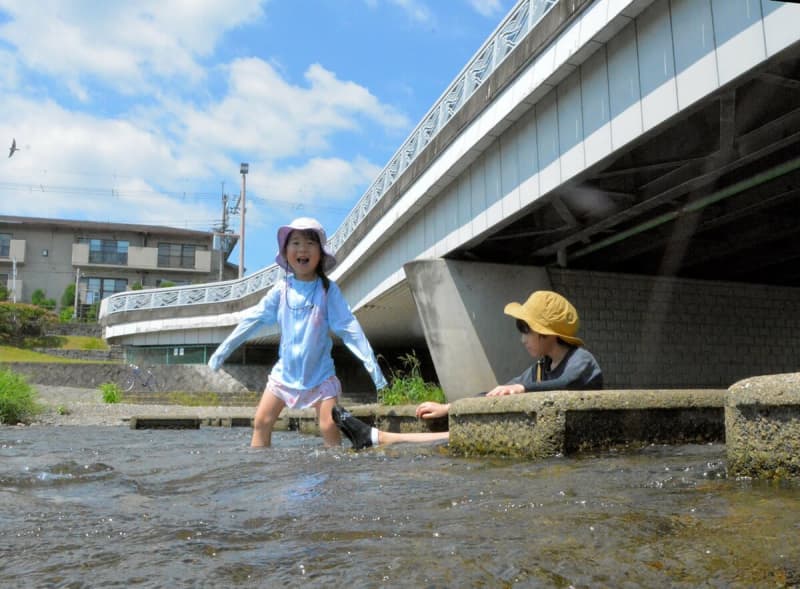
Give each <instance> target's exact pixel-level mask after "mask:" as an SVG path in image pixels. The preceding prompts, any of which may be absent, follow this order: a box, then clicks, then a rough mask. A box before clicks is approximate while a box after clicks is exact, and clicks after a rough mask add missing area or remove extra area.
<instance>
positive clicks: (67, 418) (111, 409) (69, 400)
mask: <svg viewBox="0 0 800 589" xmlns="http://www.w3.org/2000/svg"><path fill="white" fill-rule="evenodd" d="M34 388H35V389H36V392H37V400H38V402H39V403H41V404H42V406H43V407H44V411H42V413H40V414H39V415H38V416H37V417H36V419H35V420H34V421H33V423H32V424H31V425H48V426H68V425H84V426H85V425H103V426H114V425H125V426H127V425H128V423H129V421H130V418H131V417H133V416H137V415H151V416H165V417H166V416H170V417H199V418H201V419H206V418H212V417H231V416H242V417H248V418H250V417H252V416H253V412H254V411H255V407H189V406H183V405H146V404H140V403H135V404H134V403H105V402H104V401H103V396H102V393H101V392H100V390H99V389H96V388H95V389H90V388H79V387H66V386H51V385H34Z"/></svg>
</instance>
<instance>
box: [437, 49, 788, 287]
mask: <svg viewBox="0 0 800 589" xmlns="http://www.w3.org/2000/svg"><path fill="white" fill-rule="evenodd" d="M799 162H800V44H795V45H794V46H793V47H790V48H789V49H788V50H786V51H784V52H782V53H781V54H780V55H779V56H778V58H776V59H773V60H772V61H768V62H766V63H764V64H763V65H762V66H760V67H759V68H758V69H757V70H755V71H752V72H750V73H748V74H747V75H746V76H743V77H741V78H739V79H737V80H734V81H733V82H732V83H731V84H729V85H728V86H726V87H725V88H723V89H722V90H721V91H719V92H718V93H716V94H715V95H713V96H711V97H709V98H708V99H706V100H703V101H702V102H701V103H700V104H699V105H697V106H695V107H694V108H692V109H690V110H688V111H686V112H682V113H681V114H680V115H679V116H678V117H676V118H675V119H674V120H672V119H671V120H669V121H667V122H666V123H664V124H663V125H661V126H659V127H657V128H655V129H653V130H652V131H651V132H649V133H648V134H647V135H644V136H642V137H641V138H640V139H638V140H637V141H636V143H635V144H634V145H633V146H632V147H631V149H630V150H627V151H626V152H625V153H623V154H621V155H620V154H616V155H614V156H613V157H611V158H608V159H607V160H605V161H601V162H600V163H598V164H597V165H595V166H593V167H592V168H590V169H588V170H586V171H585V172H584V173H582V174H581V175H580V176H579V177H577V178H576V179H575V180H574V181H572V182H569V183H568V184H565V185H563V186H560V187H559V188H557V189H556V190H554V191H553V192H552V193H551V194H549V195H547V196H545V197H544V198H541V199H539V200H538V201H537V202H536V203H535V204H533V205H532V208H530V209H528V210H527V211H525V212H523V213H522V214H521V216H518V217H517V218H513V219H509V220H508V222H507V223H506V224H505V225H504V226H502V228H500V230H495V231H493V232H492V233H491V234H487V235H484V236H482V237H481V238H479V239H477V240H475V241H473V242H471V243H469V244H467V245H466V246H464V247H462V248H459V249H458V250H456V251H454V252H452V253H451V255H449V256H448V257H451V258H453V259H460V260H471V261H481V262H493V263H514V264H522V265H534V266H554V265H557V266H561V267H568V268H572V269H585V270H594V271H603V272H605V271H609V272H619V273H630V274H647V275H662V276H673V277H685V278H702V279H706V280H725V281H735V282H746V283H761V284H774V285H782V286H800V207H798V198H797V197H798V194H800V163H799Z"/></svg>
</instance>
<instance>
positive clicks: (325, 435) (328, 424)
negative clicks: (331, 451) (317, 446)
mask: <svg viewBox="0 0 800 589" xmlns="http://www.w3.org/2000/svg"><path fill="white" fill-rule="evenodd" d="M336 401H337V399H336V397H331V398H330V399H323V400H322V401H320V402H319V403H318V404H317V405H316V406H315V407H314V408H315V409H316V410H317V420H318V421H319V431H320V433H321V434H322V439H323V441H324V442H325V447H327V448H333V447H336V446H340V445H341V444H342V435H341V434H340V433H339V428H338V427H337V425H336V423H335V422H334V421H333V415H332V411H333V407H334V406H335V405H336Z"/></svg>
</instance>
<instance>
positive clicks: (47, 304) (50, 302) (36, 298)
mask: <svg viewBox="0 0 800 589" xmlns="http://www.w3.org/2000/svg"><path fill="white" fill-rule="evenodd" d="M31 303H33V304H34V305H36V306H37V307H42V308H44V309H55V308H56V301H55V299H48V298H47V293H46V292H45V291H44V290H42V289H41V288H37V289H36V290H34V291H33V294H32V295H31Z"/></svg>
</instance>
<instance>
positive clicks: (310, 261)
mask: <svg viewBox="0 0 800 589" xmlns="http://www.w3.org/2000/svg"><path fill="white" fill-rule="evenodd" d="M285 255H286V261H287V262H288V263H289V267H290V268H291V269H292V272H294V276H295V278H297V279H298V280H306V281H311V280H314V279H316V277H317V266H319V263H320V260H321V259H322V249H321V248H320V245H319V241H318V240H317V236H316V234H315V233H314V232H313V231H292V232H291V233H290V234H289V238H288V239H287V240H286V253H285Z"/></svg>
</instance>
